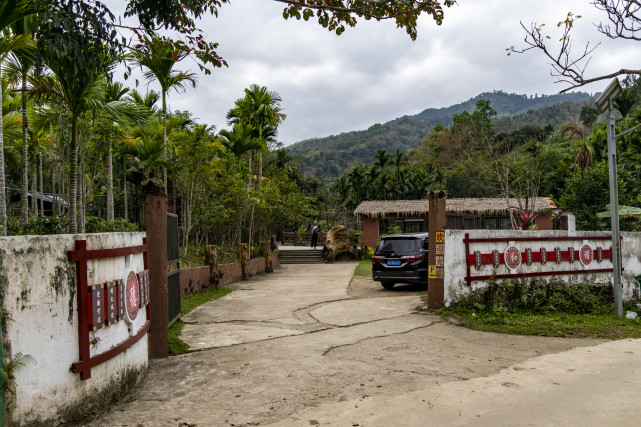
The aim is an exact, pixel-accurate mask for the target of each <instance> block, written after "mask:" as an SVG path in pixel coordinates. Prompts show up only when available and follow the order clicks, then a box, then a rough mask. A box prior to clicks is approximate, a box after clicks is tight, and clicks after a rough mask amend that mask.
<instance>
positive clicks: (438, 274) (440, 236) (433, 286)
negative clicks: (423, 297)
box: [427, 191, 446, 310]
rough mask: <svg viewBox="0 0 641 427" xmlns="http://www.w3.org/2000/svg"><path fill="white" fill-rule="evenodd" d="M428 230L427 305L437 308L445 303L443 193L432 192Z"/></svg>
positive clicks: (444, 216)
mask: <svg viewBox="0 0 641 427" xmlns="http://www.w3.org/2000/svg"><path fill="white" fill-rule="evenodd" d="M428 219H429V220H428V227H427V228H428V232H429V233H430V235H429V238H428V242H429V254H428V256H427V260H428V264H429V267H428V279H427V307H428V308H429V309H431V310H438V309H440V308H443V306H444V305H445V280H444V273H445V271H444V270H445V269H444V256H445V253H444V248H445V223H446V214H445V193H444V192H443V191H437V192H432V193H431V194H430V202H429V217H428Z"/></svg>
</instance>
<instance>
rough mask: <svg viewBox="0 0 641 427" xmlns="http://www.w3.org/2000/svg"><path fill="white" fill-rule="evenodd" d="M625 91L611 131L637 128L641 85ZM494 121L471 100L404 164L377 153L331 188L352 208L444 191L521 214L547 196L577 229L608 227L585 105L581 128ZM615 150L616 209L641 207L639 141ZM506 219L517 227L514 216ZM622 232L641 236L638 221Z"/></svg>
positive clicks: (596, 136) (599, 161)
mask: <svg viewBox="0 0 641 427" xmlns="http://www.w3.org/2000/svg"><path fill="white" fill-rule="evenodd" d="M625 86H626V88H625V89H624V91H623V94H622V95H621V96H620V97H619V98H618V99H617V106H618V108H619V111H620V112H621V113H622V114H623V115H624V118H623V119H622V120H620V121H619V123H618V125H617V132H621V131H623V130H625V129H630V128H632V127H633V126H635V125H636V124H638V123H639V122H640V121H641V107H640V105H639V104H638V102H639V100H640V94H641V84H639V81H638V80H635V79H628V80H626V82H625ZM566 106H567V104H558V105H557V106H555V108H565V107H566ZM534 114H535V113H532V112H530V113H527V114H526V115H525V116H522V117H533V115H534ZM497 115H498V114H497V112H496V111H495V110H494V108H493V105H492V104H491V102H490V101H489V100H484V99H481V100H477V102H476V105H475V109H474V110H473V111H472V112H468V111H463V112H461V113H457V114H454V116H453V118H452V125H451V126H450V127H444V126H441V125H437V126H435V127H434V128H433V129H432V130H431V131H430V132H429V133H427V135H426V136H425V137H424V138H423V139H422V140H421V142H420V145H419V146H418V147H417V148H415V149H412V150H409V153H408V156H407V160H406V157H405V155H404V154H403V152H402V151H400V150H397V151H396V153H395V154H391V153H387V152H386V151H385V150H382V149H379V150H378V152H377V153H376V155H375V156H373V159H372V160H373V161H372V165H371V166H367V165H366V164H364V163H362V162H355V163H352V164H351V165H350V166H349V167H348V170H347V171H346V172H345V173H344V174H343V175H342V176H340V177H339V178H338V179H337V180H336V182H335V184H334V189H335V191H336V192H337V193H338V194H340V195H341V196H342V198H343V199H344V200H345V204H346V205H347V207H348V208H350V209H354V208H355V207H356V206H358V204H359V203H360V202H361V201H363V200H403V199H417V198H419V199H420V198H424V197H425V195H426V194H427V192H428V191H430V190H433V189H445V190H447V192H448V195H449V197H455V198H458V197H503V198H507V197H515V198H520V199H522V200H523V203H522V206H521V208H522V210H523V212H525V211H528V210H530V206H529V202H530V201H532V200H533V199H534V198H535V197H540V196H546V197H550V198H552V200H553V201H554V202H555V204H556V206H557V207H558V208H559V210H560V211H561V212H562V211H567V212H572V213H574V214H575V215H576V219H577V227H578V228H579V229H583V230H601V229H608V228H609V226H610V222H609V220H608V219H607V218H606V219H603V218H598V217H597V216H596V214H597V213H598V212H601V211H605V210H607V205H608V203H609V189H608V166H607V147H606V130H605V125H604V124H603V123H600V122H599V121H598V120H597V119H598V118H599V115H598V113H597V111H596V110H595V109H594V108H593V107H590V106H589V105H583V107H581V108H580V109H579V110H578V111H577V115H578V117H579V118H580V119H581V120H582V122H580V123H579V122H578V121H577V122H574V123H572V122H566V123H564V124H562V125H561V126H556V127H555V126H553V125H551V124H547V125H545V126H540V125H535V124H530V123H528V124H526V125H524V126H522V127H520V128H516V129H512V128H511V127H510V126H505V119H499V120H496V116H497ZM520 119H521V117H520V118H519V120H520ZM524 123H527V122H524ZM617 150H618V155H619V164H618V166H619V171H618V175H619V203H620V204H622V205H629V206H637V207H638V206H641V157H640V156H639V153H640V152H641V135H640V134H639V133H638V132H636V133H634V132H633V133H631V134H629V135H626V136H625V137H624V138H620V139H619V140H617ZM399 177H401V178H400V179H399ZM512 219H513V226H514V227H516V226H517V217H516V215H515V216H514V218H512ZM621 228H622V229H623V230H640V229H641V222H640V221H639V219H637V218H625V219H623V220H622V221H621Z"/></svg>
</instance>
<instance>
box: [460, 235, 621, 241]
mask: <svg viewBox="0 0 641 427" xmlns="http://www.w3.org/2000/svg"><path fill="white" fill-rule="evenodd" d="M571 240H573V241H583V240H612V236H602V237H598V236H593V237H487V238H479V239H468V241H469V242H554V241H571Z"/></svg>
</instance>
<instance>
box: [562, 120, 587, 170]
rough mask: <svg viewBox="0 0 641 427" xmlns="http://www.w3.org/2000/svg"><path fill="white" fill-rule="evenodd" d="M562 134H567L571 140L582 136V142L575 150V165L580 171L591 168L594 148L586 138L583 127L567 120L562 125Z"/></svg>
mask: <svg viewBox="0 0 641 427" xmlns="http://www.w3.org/2000/svg"><path fill="white" fill-rule="evenodd" d="M561 135H562V136H565V135H567V136H568V138H569V139H570V140H572V138H574V137H575V136H576V137H579V138H581V144H580V145H579V146H578V148H577V149H576V150H575V151H574V161H573V166H574V167H575V168H576V169H577V170H579V171H584V170H585V169H588V168H591V167H592V165H593V164H594V148H593V147H592V145H590V143H589V142H588V141H587V140H586V138H585V131H584V130H583V128H582V127H581V126H580V125H578V124H575V123H570V122H567V123H565V124H564V125H563V126H562V127H561Z"/></svg>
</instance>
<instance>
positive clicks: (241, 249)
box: [236, 243, 249, 280]
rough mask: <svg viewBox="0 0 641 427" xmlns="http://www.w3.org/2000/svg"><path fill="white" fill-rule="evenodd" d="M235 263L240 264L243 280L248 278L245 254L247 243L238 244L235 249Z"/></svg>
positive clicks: (246, 256)
mask: <svg viewBox="0 0 641 427" xmlns="http://www.w3.org/2000/svg"><path fill="white" fill-rule="evenodd" d="M236 261H238V262H239V263H240V268H241V269H242V272H243V280H247V279H248V278H249V256H248V253H247V243H239V244H238V246H237V249H236Z"/></svg>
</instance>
